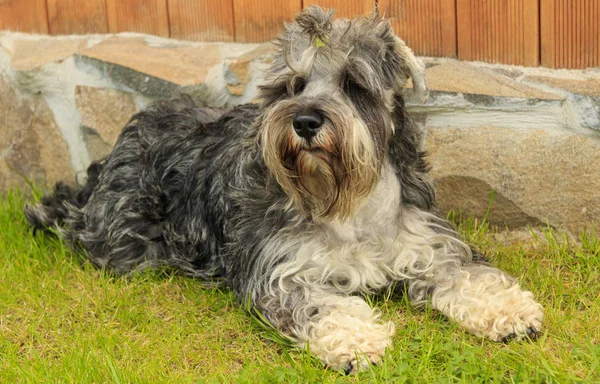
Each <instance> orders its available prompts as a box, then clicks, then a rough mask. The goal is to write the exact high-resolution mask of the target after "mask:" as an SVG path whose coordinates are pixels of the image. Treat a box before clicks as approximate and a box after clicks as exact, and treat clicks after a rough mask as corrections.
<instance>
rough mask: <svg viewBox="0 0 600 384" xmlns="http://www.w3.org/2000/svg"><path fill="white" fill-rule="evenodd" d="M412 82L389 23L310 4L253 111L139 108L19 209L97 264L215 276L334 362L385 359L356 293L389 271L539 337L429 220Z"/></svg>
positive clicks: (527, 297)
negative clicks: (75, 178) (111, 142)
mask: <svg viewBox="0 0 600 384" xmlns="http://www.w3.org/2000/svg"><path fill="white" fill-rule="evenodd" d="M409 78H412V83H413V90H414V93H415V94H416V95H417V96H421V97H422V98H424V97H426V93H427V86H426V81H425V73H424V67H423V64H422V63H421V62H420V61H419V60H418V59H417V58H416V57H415V56H414V55H413V53H412V51H411V50H410V49H409V48H407V46H406V45H405V44H404V42H403V41H402V40H400V39H399V38H398V37H396V36H395V35H394V32H393V30H392V27H391V25H390V23H389V21H387V20H383V19H380V18H379V17H378V16H377V15H376V14H374V15H373V16H371V17H358V18H356V19H354V20H351V21H349V20H337V21H333V20H332V14H331V12H324V11H323V10H321V9H320V8H307V9H306V10H304V11H303V12H302V13H301V14H300V15H299V16H298V17H297V18H296V20H295V22H293V23H292V24H290V25H287V26H286V30H285V32H284V33H283V34H282V35H281V36H280V38H279V51H278V55H277V57H276V58H275V60H274V62H273V65H272V67H271V69H270V71H269V72H268V77H267V78H266V80H265V81H264V84H263V85H262V87H261V96H262V99H263V102H262V104H261V105H260V106H255V105H244V106H240V107H237V108H235V109H233V110H232V111H229V112H222V111H221V112H220V111H217V110H210V109H201V108H195V107H194V106H193V105H192V104H191V103H190V102H189V101H186V100H185V99H183V100H180V101H178V102H171V103H163V104H158V105H156V106H155V107H152V108H150V109H148V110H146V111H145V112H142V113H139V114H137V115H136V116H134V118H133V119H132V121H131V122H130V123H129V124H128V125H127V127H125V129H124V130H123V133H122V134H121V136H120V138H119V140H118V142H117V144H116V146H115V147H114V149H113V151H112V153H111V154H110V155H109V156H108V157H107V159H106V160H105V161H103V162H102V163H99V164H93V165H92V166H91V167H90V169H89V171H88V172H89V176H88V183H87V185H86V186H85V187H84V188H83V189H81V190H79V191H73V190H71V189H70V188H68V187H66V186H65V185H63V184H58V185H57V186H56V188H55V191H54V193H53V194H51V195H47V196H46V197H44V198H43V199H42V201H41V202H40V203H39V204H38V205H36V206H31V207H27V208H26V215H27V218H28V219H29V221H30V222H31V223H32V225H33V226H34V228H37V229H43V228H47V227H58V228H60V232H61V234H62V236H64V237H65V238H66V239H68V240H69V241H70V242H71V243H73V244H75V245H77V246H82V247H83V248H84V249H85V250H86V251H87V254H88V255H89V259H90V261H91V262H92V263H93V264H94V265H96V266H98V267H101V268H106V269H109V270H113V271H117V272H119V273H127V272H130V271H133V270H140V269H143V268H147V267H158V266H169V267H173V268H176V269H177V270H179V271H181V272H182V273H184V274H186V275H189V276H193V277H197V278H201V279H204V280H207V281H216V280H219V279H221V280H223V281H225V282H226V283H227V284H228V285H230V286H231V287H232V288H233V289H234V290H235V292H236V294H237V295H238V297H239V298H240V300H241V301H242V302H244V303H245V302H246V301H247V300H249V301H250V302H251V304H252V305H253V306H254V308H255V309H256V310H258V311H260V312H261V313H262V314H263V315H264V317H265V318H266V319H268V321H269V322H271V323H272V325H273V326H274V327H276V328H277V329H278V330H279V331H281V332H282V333H283V334H285V335H287V336H288V337H290V338H291V339H293V340H294V341H296V342H297V343H298V345H299V346H306V345H308V346H309V348H310V350H311V351H312V353H314V354H315V355H317V356H318V357H319V358H320V359H321V360H322V361H323V362H324V363H325V364H326V365H328V366H330V367H332V368H334V369H342V370H346V371H348V372H350V371H351V372H355V371H356V370H359V369H365V368H367V367H368V366H369V363H377V362H378V361H379V360H380V359H381V357H382V356H383V354H384V351H385V349H386V348H387V347H388V346H390V345H391V338H392V335H393V333H394V326H393V324H392V323H391V322H387V321H382V320H381V319H380V316H379V314H378V312H377V310H374V309H372V308H370V307H369V305H368V304H367V303H366V302H365V300H364V299H363V295H365V294H368V293H372V292H377V291H381V290H382V289H386V288H388V287H390V286H392V285H394V284H396V283H398V282H401V283H402V284H404V286H405V287H406V292H407V295H408V296H409V299H410V301H411V302H412V303H414V304H415V305H420V304H423V303H425V302H426V301H429V302H430V303H431V306H432V307H433V308H435V309H437V310H439V311H441V312H442V313H444V314H445V315H446V316H448V317H449V318H451V319H453V320H454V321H456V322H458V323H459V324H460V325H461V326H463V327H464V328H465V329H467V330H468V331H469V332H471V333H473V334H475V335H480V336H485V337H488V338H490V339H492V340H498V341H500V340H506V339H509V338H515V339H522V338H525V337H530V338H535V336H536V335H537V332H539V331H540V330H541V326H542V307H541V305H540V304H538V303H536V301H535V300H534V298H533V295H532V294H531V293H530V292H527V291H523V290H522V289H521V288H519V284H518V283H517V282H516V281H515V279H514V278H512V277H510V276H508V275H507V274H506V273H504V272H502V271H500V270H498V269H496V268H493V267H491V266H489V265H487V264H484V263H481V262H475V261H474V260H473V254H472V252H471V250H470V249H469V247H468V246H466V245H465V244H464V243H463V242H461V241H460V240H459V239H458V237H457V235H456V234H455V233H454V232H453V231H452V230H451V229H449V228H450V227H449V225H447V224H446V223H445V222H444V221H443V220H441V219H438V218H437V217H436V216H435V215H434V214H432V213H431V212H432V206H433V202H434V193H433V190H432V186H431V184H430V183H429V181H428V179H427V177H426V170H427V168H426V165H425V162H424V160H423V153H422V152H420V151H419V140H420V134H419V131H418V130H417V129H416V128H415V127H413V125H411V122H410V119H409V118H408V116H407V115H406V111H405V107H404V101H403V96H402V89H403V87H404V85H405V83H406V82H407V80H408V79H409Z"/></svg>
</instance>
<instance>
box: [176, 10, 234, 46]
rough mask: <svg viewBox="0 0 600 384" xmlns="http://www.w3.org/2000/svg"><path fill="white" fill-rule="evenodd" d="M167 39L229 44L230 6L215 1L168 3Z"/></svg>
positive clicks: (232, 30) (230, 39)
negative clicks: (168, 27) (168, 35)
mask: <svg viewBox="0 0 600 384" xmlns="http://www.w3.org/2000/svg"><path fill="white" fill-rule="evenodd" d="M168 5H169V25H170V32H171V37H174V38H177V39H185V40H197V41H233V40H234V34H235V30H234V23H233V3H232V2H231V1H219V0H216V1H215V0H168Z"/></svg>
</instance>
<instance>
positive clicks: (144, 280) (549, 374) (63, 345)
mask: <svg viewBox="0 0 600 384" xmlns="http://www.w3.org/2000/svg"><path fill="white" fill-rule="evenodd" d="M23 204H24V199H23V198H22V197H21V196H20V195H19V194H18V193H8V194H7V195H6V198H0V382H5V383H15V382H36V383H39V382H73V383H92V382H94V383H104V382H114V383H128V382H133V383H180V382H181V383H204V382H209V383H212V382H215V383H216V382H224V383H230V382H239V383H262V382H265V383H275V382H280V383H294V382H300V383H304V382H307V383H321V382H323V383H338V382H339V383H346V382H350V383H358V382H360V383H363V382H366V383H369V382H374V383H376V382H394V383H403V382H408V383H454V382H464V383H491V382H493V383H503V382H506V383H570V382H585V383H600V296H599V293H600V240H599V239H597V238H596V237H594V235H593V234H592V233H587V234H585V235H582V236H581V237H580V238H579V239H576V240H572V239H569V238H568V237H566V235H563V234H560V233H555V232H553V231H551V230H543V231H537V232H536V231H531V233H532V235H533V236H530V237H529V238H528V239H526V240H521V241H508V240H506V239H504V240H499V239H498V238H499V236H497V235H494V234H493V233H491V232H489V230H488V228H487V225H485V224H484V225H479V224H477V223H476V222H474V221H472V220H464V221H462V222H461V224H460V230H461V232H463V234H464V235H465V236H466V237H467V239H468V240H469V241H470V242H471V243H472V244H473V245H474V246H475V247H476V248H477V249H479V250H481V251H482V252H484V253H486V254H488V255H489V256H490V258H491V260H492V262H493V263H494V264H495V265H497V266H499V267H501V268H503V269H505V270H507V271H508V272H510V273H511V274H513V275H515V276H517V277H518V278H520V279H521V280H522V284H523V285H524V286H525V287H527V288H528V289H530V290H532V291H533V292H534V293H535V294H536V296H537V298H538V299H539V300H540V301H541V303H542V304H543V305H544V307H545V326H546V329H545V332H544V334H543V336H542V337H541V339H540V340H538V341H537V342H535V343H530V342H523V343H511V344H508V345H504V344H499V343H494V342H490V341H486V340H481V339H478V338H476V337H473V336H470V335H468V334H466V333H465V332H464V331H463V330H462V329H460V328H459V327H457V326H456V325H455V324H452V323H451V322H449V321H448V320H446V319H444V318H443V317H442V316H440V315H439V314H438V313H436V312H434V311H428V310H422V311H416V310H412V309H411V308H410V307H409V306H408V305H407V303H406V302H405V301H404V300H403V299H396V300H392V299H390V298H386V297H380V298H372V300H373V301H374V303H375V305H377V306H378V307H380V308H381V309H382V311H383V317H384V318H386V319H391V320H393V321H394V323H395V324H396V328H397V334H396V336H395V338H394V346H393V348H392V349H390V350H389V351H388V352H387V354H386V357H385V360H384V362H383V363H381V364H379V365H378V366H377V367H374V368H373V369H372V370H371V371H369V372H364V373H361V374H359V375H358V376H353V377H345V376H343V375H341V374H339V373H336V372H332V371H328V370H325V369H323V367H322V366H321V364H320V363H319V361H317V360H316V359H314V358H312V357H311V356H310V355H309V354H308V353H307V352H306V351H298V350H294V349H293V348H289V347H287V346H285V343H282V342H278V341H277V338H275V337H273V336H274V335H273V334H272V332H271V331H269V330H268V329H265V328H264V327H262V326H261V325H260V322H259V321H256V320H254V319H253V318H252V317H251V316H249V315H248V314H247V313H246V312H245V310H244V309H243V306H240V305H239V304H238V303H237V302H236V299H235V297H234V296H233V294H232V293H231V292H229V291H228V290H226V289H206V288H203V287H202V285H201V283H200V282H199V281H195V280H193V279H189V278H184V277H179V276H173V275H170V274H168V273H158V272H148V273H144V274H141V275H139V276H135V277H133V278H129V279H125V278H114V277H110V276H109V275H107V274H105V273H103V272H100V271H98V270H95V269H93V268H92V267H90V266H89V265H88V264H86V263H85V262H83V261H82V258H81V257H80V256H78V255H76V254H74V253H73V252H71V251H69V250H67V249H66V248H65V247H64V246H63V245H62V244H61V243H60V242H59V241H58V240H57V239H56V238H53V237H52V236H47V235H43V234H38V235H37V236H36V237H34V236H32V234H31V233H30V231H28V229H27V226H26V224H25V221H24V218H23V215H22V207H23Z"/></svg>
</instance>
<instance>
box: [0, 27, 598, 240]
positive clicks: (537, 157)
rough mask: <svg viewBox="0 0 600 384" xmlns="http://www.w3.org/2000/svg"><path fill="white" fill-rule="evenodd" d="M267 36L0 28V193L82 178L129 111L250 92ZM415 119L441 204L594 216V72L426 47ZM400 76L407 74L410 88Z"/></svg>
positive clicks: (467, 209)
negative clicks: (486, 59) (443, 54)
mask: <svg viewBox="0 0 600 384" xmlns="http://www.w3.org/2000/svg"><path fill="white" fill-rule="evenodd" d="M271 55H272V46H271V45H269V44H265V45H251V44H225V43H191V42H181V41H176V40H171V39H161V38H157V37H152V36H146V35H139V34H119V35H99V36H96V35H94V36H76V37H75V36H72V37H71V36H67V37H48V36H36V35H25V34H17V33H8V32H0V100H2V101H1V103H0V191H6V190H8V189H10V188H14V187H17V186H18V187H20V188H22V189H25V190H27V189H28V186H27V183H26V182H25V179H28V180H31V181H33V182H35V183H37V184H40V185H50V184H52V183H54V182H55V181H57V180H66V181H68V182H70V183H72V184H76V183H82V182H84V180H85V173H84V170H85V168H86V167H87V165H88V164H89V163H90V161H92V160H97V159H101V158H102V157H104V156H105V155H106V154H107V153H108V151H110V148H111V146H112V145H113V144H114V143H115V140H116V138H117V136H118V134H119V132H120V130H121V128H122V127H123V126H124V125H125V123H126V122H127V121H128V120H129V118H130V117H131V116H132V115H133V114H134V113H135V112H136V111H138V110H140V109H141V108H144V107H145V106H146V105H148V104H149V103H151V102H153V101H154V100H157V99H164V98H169V97H172V96H175V95H177V94H180V93H187V94H189V95H191V96H192V97H193V98H194V99H195V100H196V101H197V102H199V103H202V104H207V105H212V106H232V105H236V104H240V103H246V102H253V101H255V99H256V94H257V93H256V90H257V85H258V84H259V83H260V81H261V78H262V73H263V71H264V69H265V68H266V67H267V66H268V63H269V61H270V59H271ZM425 61H426V63H427V66H428V68H427V74H428V79H429V84H430V88H431V90H432V91H431V96H430V98H429V100H428V102H427V103H426V104H425V105H418V104H412V103H410V94H411V92H410V89H408V90H407V97H408V100H409V108H410V110H411V112H412V113H413V115H414V116H415V119H416V120H417V121H419V122H421V123H423V122H425V121H426V122H427V123H426V127H427V135H426V140H425V143H424V145H425V148H426V149H427V151H428V152H429V154H430V155H429V161H430V163H431V165H432V175H433V177H434V179H435V181H436V184H437V189H438V197H439V206H440V208H441V210H443V211H448V210H458V209H460V210H462V211H463V212H464V213H465V214H467V215H475V216H478V217H482V216H483V215H484V214H485V211H486V209H487V207H488V204H489V201H490V195H491V192H492V190H494V191H495V198H494V201H493V205H492V209H491V213H490V216H489V219H490V221H491V222H492V224H495V225H500V226H505V225H506V226H508V227H509V228H516V227H521V226H524V225H537V224H546V223H548V224H550V225H553V226H557V227H561V228H566V229H570V230H574V231H577V230H581V229H582V228H584V227H585V226H586V225H590V224H592V223H593V222H597V221H598V220H600V219H599V218H600V199H598V191H600V172H599V169H600V168H599V167H600V71H599V70H597V69H596V70H585V71H566V70H546V69H532V68H523V67H510V66H494V65H485V64H481V63H466V62H458V61H455V60H448V59H430V58H425ZM409 87H410V85H409Z"/></svg>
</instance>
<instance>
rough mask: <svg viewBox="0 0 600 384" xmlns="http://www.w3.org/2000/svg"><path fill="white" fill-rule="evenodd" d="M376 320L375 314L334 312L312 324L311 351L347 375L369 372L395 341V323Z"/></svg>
mask: <svg viewBox="0 0 600 384" xmlns="http://www.w3.org/2000/svg"><path fill="white" fill-rule="evenodd" d="M376 320H377V317H376V316H365V317H364V318H360V317H356V316H353V315H351V314H348V313H345V312H342V311H335V312H332V313H330V314H329V315H327V316H325V317H323V318H321V319H320V320H319V321H318V322H316V323H314V324H312V327H311V328H312V329H311V332H310V337H309V340H308V343H309V348H310V351H311V352H312V353H313V354H315V355H317V356H318V357H319V358H320V359H321V360H322V361H323V363H324V364H325V365H326V366H327V367H329V368H331V369H334V370H337V371H344V372H346V373H347V374H354V373H357V372H362V371H366V370H368V369H369V368H370V366H371V365H372V364H377V363H379V362H380V361H381V359H382V357H383V355H384V353H385V349H386V348H387V347H388V346H390V345H391V344H392V340H391V337H392V335H393V333H394V325H393V324H392V323H389V322H388V323H383V324H382V323H379V322H377V321H376Z"/></svg>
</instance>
